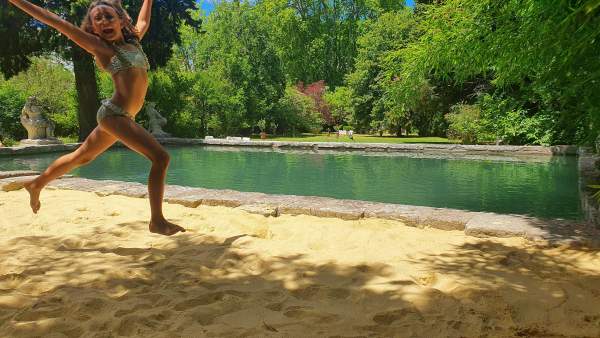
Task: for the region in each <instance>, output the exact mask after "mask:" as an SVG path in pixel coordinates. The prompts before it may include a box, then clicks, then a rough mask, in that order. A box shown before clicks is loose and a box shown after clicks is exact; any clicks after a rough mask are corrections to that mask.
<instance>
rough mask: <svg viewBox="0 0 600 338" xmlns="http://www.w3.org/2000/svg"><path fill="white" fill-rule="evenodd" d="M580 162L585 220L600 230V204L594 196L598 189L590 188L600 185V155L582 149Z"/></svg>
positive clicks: (581, 193) (580, 182) (582, 206)
mask: <svg viewBox="0 0 600 338" xmlns="http://www.w3.org/2000/svg"><path fill="white" fill-rule="evenodd" d="M578 162H579V163H578V167H579V191H580V196H581V209H582V210H583V213H584V218H585V220H586V221H588V222H589V223H591V224H594V225H595V226H596V227H597V228H599V229H600V203H598V200H597V199H596V198H595V197H594V196H593V195H594V194H595V193H596V192H597V191H598V189H592V188H590V187H589V186H590V185H600V155H599V154H597V153H594V152H592V151H591V150H590V149H582V150H581V151H580V153H579V158H578Z"/></svg>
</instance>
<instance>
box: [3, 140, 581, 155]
mask: <svg viewBox="0 0 600 338" xmlns="http://www.w3.org/2000/svg"><path fill="white" fill-rule="evenodd" d="M158 140H159V142H160V143H162V144H164V145H203V146H224V147H231V146H235V147H253V148H263V149H268V148H273V149H305V150H313V151H318V150H339V151H365V152H389V153H422V154H479V155H484V154H487V155H506V156H566V155H577V154H578V153H579V151H580V150H579V147H578V146H572V145H558V146H548V147H547V146H508V145H498V146H496V145H463V144H433V143H352V142H291V141H290V142H288V141H255V140H250V141H241V140H226V139H188V138H161V139H158ZM79 145H80V143H70V144H58V145H39V146H31V145H29V146H28V145H24V146H17V147H0V156H6V155H24V154H39V153H48V152H60V151H71V150H74V149H76V148H77V147H79Z"/></svg>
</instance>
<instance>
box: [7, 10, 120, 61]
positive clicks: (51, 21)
mask: <svg viewBox="0 0 600 338" xmlns="http://www.w3.org/2000/svg"><path fill="white" fill-rule="evenodd" d="M8 1H9V2H10V3H12V4H13V5H15V6H16V7H18V8H20V9H21V10H23V11H24V12H25V13H27V14H29V15H31V16H32V17H34V18H35V19H37V20H39V21H41V22H43V23H45V24H46V25H48V26H50V27H52V28H54V29H56V30H57V31H59V32H61V33H62V34H64V35H65V36H67V37H68V38H69V39H71V40H73V42H75V43H76V44H77V45H79V46H80V47H81V48H83V49H85V50H86V51H88V52H89V53H90V54H92V55H98V54H107V55H110V54H111V53H112V50H111V49H110V47H109V46H108V45H107V44H106V43H105V42H104V41H102V39H100V38H99V37H98V36H96V35H93V34H90V33H87V32H85V31H83V30H82V29H81V28H79V27H77V26H75V25H73V24H72V23H70V22H68V21H66V20H64V19H63V18H61V17H59V16H58V15H56V14H54V13H52V12H50V11H48V10H46V9H44V8H41V7H38V6H36V5H34V4H32V3H30V2H29V1H26V0H8Z"/></svg>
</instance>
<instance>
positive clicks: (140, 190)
mask: <svg viewBox="0 0 600 338" xmlns="http://www.w3.org/2000/svg"><path fill="white" fill-rule="evenodd" d="M32 174H34V173H33V172H30V171H22V172H0V190H2V191H5V192H8V191H14V190H19V189H22V187H23V183H24V182H26V181H27V180H30V179H32V178H33V177H34V176H32ZM49 188H50V189H64V190H77V191H87V192H93V193H95V194H96V195H99V196H108V195H123V196H128V197H136V198H146V197H147V188H146V185H144V184H140V183H132V182H121V181H112V180H91V179H86V178H77V177H65V178H62V179H59V180H56V181H53V182H52V183H51V184H50V185H49ZM164 199H165V201H166V202H167V203H173V204H180V205H183V206H186V207H190V208H195V207H198V206H200V205H208V206H225V207H231V208H239V209H241V210H244V211H247V212H249V213H254V214H260V215H263V216H265V217H277V216H280V215H311V216H317V217H335V218H341V219H345V220H359V219H363V218H379V219H389V220H397V221H400V222H402V223H404V224H405V225H407V226H413V227H418V228H428V227H431V228H437V229H441V230H459V231H463V232H464V233H465V234H466V235H469V236H474V237H522V238H525V239H527V240H531V241H535V242H537V244H540V245H550V246H557V245H566V246H577V247H590V248H600V230H598V229H595V228H593V227H591V226H589V225H586V224H585V223H583V222H576V221H569V220H561V219H539V218H535V217H528V216H523V215H509V214H496V213H489V212H472V211H465V210H456V209H446V208H433V207H424V206H412V205H401V204H389V203H378V202H367V201H358V200H342V199H334V198H328V197H316V196H295V195H269V194H264V193H256V192H240V191H235V190H216V189H204V188H192V187H184V186H175V185H168V186H167V187H166V189H165V197H164Z"/></svg>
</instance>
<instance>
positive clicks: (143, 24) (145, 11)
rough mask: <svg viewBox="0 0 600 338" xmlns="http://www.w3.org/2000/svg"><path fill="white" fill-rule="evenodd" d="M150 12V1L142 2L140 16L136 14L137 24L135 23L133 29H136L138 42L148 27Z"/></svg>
mask: <svg viewBox="0 0 600 338" xmlns="http://www.w3.org/2000/svg"><path fill="white" fill-rule="evenodd" d="M151 12H152V0H144V3H143V4H142V8H141V9H140V14H138V18H137V22H136V23H135V28H136V29H137V31H138V33H139V36H140V40H141V39H142V37H144V34H146V31H148V28H149V27H150V14H151Z"/></svg>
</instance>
